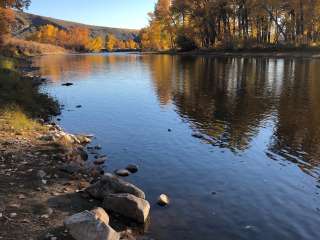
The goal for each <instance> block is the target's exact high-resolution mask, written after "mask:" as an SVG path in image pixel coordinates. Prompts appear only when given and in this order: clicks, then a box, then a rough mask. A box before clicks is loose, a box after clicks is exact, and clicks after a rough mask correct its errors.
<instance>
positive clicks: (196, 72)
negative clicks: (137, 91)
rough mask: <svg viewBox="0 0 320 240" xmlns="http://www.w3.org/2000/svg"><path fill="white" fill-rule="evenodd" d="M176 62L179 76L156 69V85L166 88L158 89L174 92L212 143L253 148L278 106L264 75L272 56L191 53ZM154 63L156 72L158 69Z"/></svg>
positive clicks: (181, 109) (182, 108)
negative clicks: (260, 128) (255, 57)
mask: <svg viewBox="0 0 320 240" xmlns="http://www.w3.org/2000/svg"><path fill="white" fill-rule="evenodd" d="M162 58H172V57H169V56H163V57H162ZM176 61H177V63H176V65H174V64H172V63H170V65H167V68H173V67H175V66H178V67H179V69H177V70H176V71H175V72H176V76H172V75H170V74H168V75H167V76H161V78H158V76H159V73H154V74H153V79H154V82H155V85H156V86H160V87H161V91H160V90H159V88H158V94H165V95H166V98H168V97H167V95H168V94H169V95H170V94H171V92H172V99H173V101H174V103H175V105H176V106H177V107H178V112H179V114H181V115H182V116H183V117H184V118H188V119H189V120H190V121H191V122H192V123H193V124H194V125H195V127H196V128H197V129H198V130H199V131H201V132H203V133H205V134H206V135H207V136H208V137H209V138H210V139H208V140H210V142H211V143H213V144H215V145H221V146H224V147H228V148H230V149H232V150H235V151H236V150H244V149H246V148H248V147H249V143H250V140H251V138H252V137H253V136H254V135H255V134H256V133H257V128H258V126H259V124H260V123H261V121H262V120H263V119H265V117H266V115H269V113H270V111H271V109H272V104H271V103H272V101H273V97H272V94H273V92H272V91H270V90H269V91H268V90H267V89H269V87H270V86H268V85H269V83H268V81H267V78H265V77H264V75H263V74H261V72H266V71H267V69H266V68H267V66H268V64H266V61H267V60H263V59H258V60H253V59H252V60H251V59H245V60H244V59H240V58H239V59H236V58H233V59H232V58H219V59H217V58H199V57H197V58H192V57H190V58H178V59H177V60H176ZM155 62H156V61H154V62H153V63H155ZM164 62H166V61H162V63H164ZM168 62H170V61H169V60H168ZM171 62H172V61H171ZM152 68H153V72H155V71H156V70H157V69H158V68H157V66H152ZM161 68H162V69H163V68H164V66H161ZM173 71H174V70H171V72H173ZM163 81H166V83H163ZM159 82H161V83H159ZM163 86H167V87H166V88H163ZM169 86H171V88H170V87H169ZM164 90H167V91H164ZM159 98H160V99H162V98H163V96H159Z"/></svg>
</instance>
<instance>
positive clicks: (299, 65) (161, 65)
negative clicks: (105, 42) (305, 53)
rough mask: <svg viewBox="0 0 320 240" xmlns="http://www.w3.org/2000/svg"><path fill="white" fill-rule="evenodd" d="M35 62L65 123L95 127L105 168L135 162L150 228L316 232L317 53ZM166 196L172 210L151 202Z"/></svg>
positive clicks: (231, 235) (160, 236) (234, 233)
mask: <svg viewBox="0 0 320 240" xmlns="http://www.w3.org/2000/svg"><path fill="white" fill-rule="evenodd" d="M36 64H37V65H39V66H40V67H41V72H42V74H43V75H44V76H47V77H48V78H49V79H50V83H49V84H48V85H46V86H45V87H44V90H45V91H47V92H49V93H50V94H51V95H53V96H55V97H56V98H57V99H58V100H60V102H61V103H62V104H64V105H65V109H64V111H63V114H62V117H61V119H62V121H61V125H62V126H63V127H64V128H65V129H66V130H68V131H71V132H75V133H92V134H94V135H95V136H96V137H97V139H96V143H99V144H100V145H102V147H103V151H104V153H107V154H108V156H109V159H110V160H109V161H108V163H107V165H106V166H105V168H106V170H107V171H113V170H115V169H117V168H122V167H125V166H126V165H127V164H128V163H133V164H138V165H139V167H140V169H139V172H138V173H137V174H135V175H133V176H131V177H129V179H128V180H130V181H132V182H134V183H135V184H137V185H138V186H140V187H141V188H142V189H144V190H145V192H146V194H147V198H148V200H149V201H150V202H151V205H152V211H151V222H150V224H149V225H148V226H147V227H146V233H147V235H149V236H151V237H152V238H154V239H157V240H166V239H183V240H188V239H201V240H212V239H219V240H224V239H226V240H231V239H232V240H235V239H237V240H239V239H250V240H254V239H259V240H271V239H272V240H278V239H279V240H284V239H290V240H301V239H304V240H316V239H320V180H319V179H320V168H319V165H320V145H319V144H320V60H315V59H313V60H312V59H273V58H260V57H259V58H233V57H221V58H215V57H212V58H210V57H178V56H155V55H154V56H147V55H146V56H141V55H139V54H110V55H109V54H101V55H68V56H46V57H41V58H38V59H36ZM63 82H73V83H74V86H72V87H62V86H61V83H63ZM79 104H80V105H82V106H83V107H82V108H80V109H77V108H76V106H77V105H79ZM168 129H172V131H171V132H170V131H168ZM193 134H201V135H202V136H203V138H202V139H198V138H195V137H192V135H193ZM161 193H167V194H168V195H169V196H170V197H171V200H172V204H171V205H170V206H169V207H168V208H160V207H158V206H157V205H156V200H157V197H158V196H159V194H161Z"/></svg>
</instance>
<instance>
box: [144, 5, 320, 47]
mask: <svg viewBox="0 0 320 240" xmlns="http://www.w3.org/2000/svg"><path fill="white" fill-rule="evenodd" d="M319 9H320V1H318V0H310V1H303V0H288V1H270V0H265V1H260V0H259V1H257V0H232V1H226V0H198V1H193V0H158V2H157V4H156V6H155V10H154V12H153V13H151V14H150V15H149V16H150V24H149V26H148V27H147V28H144V29H142V30H141V33H140V38H141V47H142V49H144V50H169V49H180V50H193V49H197V48H201V49H228V50H237V49H253V48H259V49H266V48H272V49H279V48H301V47H319V45H320V27H319V26H320V19H319Z"/></svg>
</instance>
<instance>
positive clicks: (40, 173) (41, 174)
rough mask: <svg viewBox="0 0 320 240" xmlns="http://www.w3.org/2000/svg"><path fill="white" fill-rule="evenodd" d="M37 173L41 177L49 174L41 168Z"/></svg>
mask: <svg viewBox="0 0 320 240" xmlns="http://www.w3.org/2000/svg"><path fill="white" fill-rule="evenodd" d="M37 175H38V177H40V178H44V177H45V176H46V175H47V174H46V172H45V171H43V170H39V171H38V172H37Z"/></svg>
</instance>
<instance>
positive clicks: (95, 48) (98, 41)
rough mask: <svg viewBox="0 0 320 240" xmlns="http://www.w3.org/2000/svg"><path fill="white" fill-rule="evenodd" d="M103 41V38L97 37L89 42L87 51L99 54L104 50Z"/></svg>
mask: <svg viewBox="0 0 320 240" xmlns="http://www.w3.org/2000/svg"><path fill="white" fill-rule="evenodd" d="M103 44H104V42H103V39H102V37H96V38H92V39H90V40H89V42H88V44H87V46H86V49H88V50H89V51H91V52H99V51H101V49H102V48H103Z"/></svg>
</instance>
